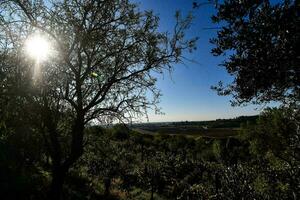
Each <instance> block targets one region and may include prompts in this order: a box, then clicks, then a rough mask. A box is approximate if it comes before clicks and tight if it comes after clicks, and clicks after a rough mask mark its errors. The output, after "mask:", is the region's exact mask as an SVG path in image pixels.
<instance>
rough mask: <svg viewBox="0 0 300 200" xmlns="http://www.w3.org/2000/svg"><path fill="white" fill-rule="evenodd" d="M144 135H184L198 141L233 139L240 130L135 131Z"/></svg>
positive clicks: (172, 129)
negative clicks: (201, 138) (205, 139)
mask: <svg viewBox="0 0 300 200" xmlns="http://www.w3.org/2000/svg"><path fill="white" fill-rule="evenodd" d="M133 130H134V131H137V132H139V133H142V134H149V135H157V134H161V135H184V136H186V137H192V138H195V139H198V138H199V137H205V138H227V137H233V136H236V135H237V134H238V130H239V129H238V128H210V129H195V128H191V129H189V128H186V129H184V128H183V129H182V128H179V129H175V128H171V129H170V128H162V129H159V130H158V131H149V130H144V129H140V128H136V129H133Z"/></svg>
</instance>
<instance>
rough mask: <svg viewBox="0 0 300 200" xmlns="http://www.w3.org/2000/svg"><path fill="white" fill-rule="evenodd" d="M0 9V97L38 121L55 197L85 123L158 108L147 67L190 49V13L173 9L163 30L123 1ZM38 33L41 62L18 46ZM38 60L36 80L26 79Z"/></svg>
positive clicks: (160, 67)
mask: <svg viewBox="0 0 300 200" xmlns="http://www.w3.org/2000/svg"><path fill="white" fill-rule="evenodd" d="M30 2H31V3H30ZM0 9H1V11H0V23H1V26H0V29H1V31H0V32H1V34H0V55H1V59H2V60H1V77H2V75H3V76H4V78H1V98H5V97H7V96H13V97H14V98H15V99H23V101H22V104H24V105H29V108H30V112H29V113H30V114H31V115H30V116H31V117H33V118H37V120H34V122H36V123H35V127H36V128H39V130H40V131H41V133H43V135H44V139H45V144H46V146H47V149H48V153H49V155H50V156H51V160H52V186H51V192H50V194H51V199H59V198H60V197H61V192H62V185H63V182H64V178H65V176H66V173H67V172H68V170H69V168H70V167H71V166H72V165H73V164H74V163H75V162H76V161H77V160H78V158H79V157H80V156H81V155H82V153H83V144H84V127H85V126H86V125H87V124H89V123H92V122H94V121H95V120H100V121H101V122H108V121H115V120H124V119H131V118H132V117H136V116H141V115H143V114H145V112H146V110H147V109H148V108H149V107H152V106H153V107H154V108H157V107H156V106H155V105H156V104H157V102H158V98H159V96H160V92H159V91H158V90H157V89H156V87H155V82H156V79H155V77H154V76H153V72H158V73H163V71H164V70H165V69H167V70H169V69H170V68H171V66H172V64H173V63H178V62H181V59H182V51H183V50H186V49H190V50H192V49H193V48H194V44H195V39H192V40H185V37H184V31H185V29H187V28H188V27H189V25H190V21H191V17H187V18H186V19H182V18H181V16H180V14H179V13H177V14H176V20H177V21H176V25H175V28H174V33H173V34H172V35H170V34H168V33H166V32H159V31H158V21H159V19H158V17H157V16H155V15H153V13H152V12H151V11H145V12H140V11H139V10H138V8H137V5H135V4H132V3H129V1H128V0H118V1H95V0H89V1H83V0H65V1H47V3H44V1H41V0H35V1H21V0H8V1H1V2H0ZM37 32H38V34H40V35H43V36H45V37H47V38H48V39H49V41H50V42H51V43H52V46H53V48H54V53H53V54H54V56H53V57H52V58H51V59H49V60H47V61H44V62H43V63H34V62H32V60H30V59H28V58H27V57H26V56H25V55H24V53H23V51H22V50H23V47H24V41H25V40H26V38H28V37H29V36H30V35H32V34H36V33H37ZM38 64H40V66H39V67H40V71H39V78H38V79H37V80H35V81H32V80H31V79H32V68H33V67H34V66H37V65H38ZM41 65H42V67H41ZM33 71H34V70H33ZM149 92H150V93H151V94H152V97H153V98H152V99H149V98H147V97H149V95H148V94H149ZM21 106H23V105H21ZM21 112H22V111H21Z"/></svg>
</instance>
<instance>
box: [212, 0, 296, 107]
mask: <svg viewBox="0 0 300 200" xmlns="http://www.w3.org/2000/svg"><path fill="white" fill-rule="evenodd" d="M217 10H218V12H217V14H216V15H215V16H213V17H212V20H213V22H215V23H220V24H221V25H222V26H223V27H222V28H221V30H219V31H218V35H217V37H216V38H214V39H212V40H211V41H212V43H214V44H215V45H216V47H215V48H214V49H213V50H212V53H213V54H214V55H216V56H220V55H224V54H227V55H228V58H227V59H226V60H225V61H224V63H222V66H224V67H225V68H226V70H227V71H228V73H229V74H231V75H232V76H233V77H234V81H233V82H232V83H231V84H229V85H227V86H226V85H223V83H222V82H220V83H219V85H218V86H216V87H213V88H214V89H216V90H217V91H218V93H219V94H220V95H233V97H234V101H233V104H234V105H240V104H243V103H248V102H251V101H252V102H253V103H263V102H269V101H281V102H286V101H299V99H300V78H299V77H300V56H299V50H298V48H299V46H300V11H299V1H294V0H284V1H281V2H279V3H276V4H272V3H271V2H270V1H267V0H266V1H264V0H245V1H231V0H228V1H227V0H226V1H224V2H222V3H220V4H219V5H218V6H217Z"/></svg>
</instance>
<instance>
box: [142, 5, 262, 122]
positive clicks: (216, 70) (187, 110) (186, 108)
mask: <svg viewBox="0 0 300 200" xmlns="http://www.w3.org/2000/svg"><path fill="white" fill-rule="evenodd" d="M136 2H139V5H140V9H141V10H149V9H150V10H151V9H152V10H153V11H154V13H156V14H157V15H158V16H159V17H160V28H161V30H172V27H173V25H174V23H175V18H174V14H175V11H176V10H180V11H182V13H183V14H186V13H188V12H189V11H192V10H193V9H192V4H193V1H192V0H136ZM198 2H200V3H201V1H198ZM203 2H204V1H203ZM193 12H194V16H195V19H194V22H193V25H192V27H191V28H190V30H189V31H188V33H187V36H188V37H193V36H199V37H200V39H199V41H198V44H197V48H198V49H197V51H195V52H194V53H192V54H190V55H188V57H189V58H190V59H193V60H195V61H196V62H197V63H191V62H186V63H185V66H184V65H174V69H175V70H174V72H173V74H172V75H171V76H169V75H168V74H166V75H165V76H164V77H158V82H157V86H158V88H159V89H160V90H161V91H162V94H163V96H162V98H161V103H160V107H161V108H162V111H163V112H164V113H165V114H164V115H155V114H154V113H152V112H150V114H149V121H150V122H159V121H185V120H188V121H197V120H210V119H218V118H232V117H236V116H240V115H255V114H258V113H259V112H260V111H261V109H262V106H253V105H249V106H246V107H231V105H230V102H229V100H230V97H223V96H218V95H217V94H216V92H215V91H212V90H211V89H210V87H211V86H212V85H215V84H217V83H218V81H220V80H222V81H224V82H229V81H230V80H232V77H230V76H229V75H228V74H227V73H226V71H225V70H224V69H223V68H222V67H221V66H218V65H219V64H220V63H221V62H222V61H223V60H224V59H225V58H224V57H223V58H221V57H214V56H212V54H211V53H210V51H211V48H212V47H213V45H212V44H210V43H209V39H210V38H212V37H214V36H215V35H216V30H214V29H207V28H212V27H218V25H216V24H212V23H211V19H210V16H211V15H212V14H213V13H215V9H214V6H213V5H204V6H202V7H200V8H198V9H196V10H194V11H193Z"/></svg>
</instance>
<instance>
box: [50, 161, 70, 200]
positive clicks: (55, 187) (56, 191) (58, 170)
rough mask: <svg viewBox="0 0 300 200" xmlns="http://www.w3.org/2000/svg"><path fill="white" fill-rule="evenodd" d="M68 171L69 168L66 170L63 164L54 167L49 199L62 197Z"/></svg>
mask: <svg viewBox="0 0 300 200" xmlns="http://www.w3.org/2000/svg"><path fill="white" fill-rule="evenodd" d="M66 173H67V170H64V169H63V167H62V166H56V167H54V168H53V170H52V182H51V188H50V194H49V199H51V200H53V199H57V200H61V199H62V192H63V184H64V180H65V177H66Z"/></svg>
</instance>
